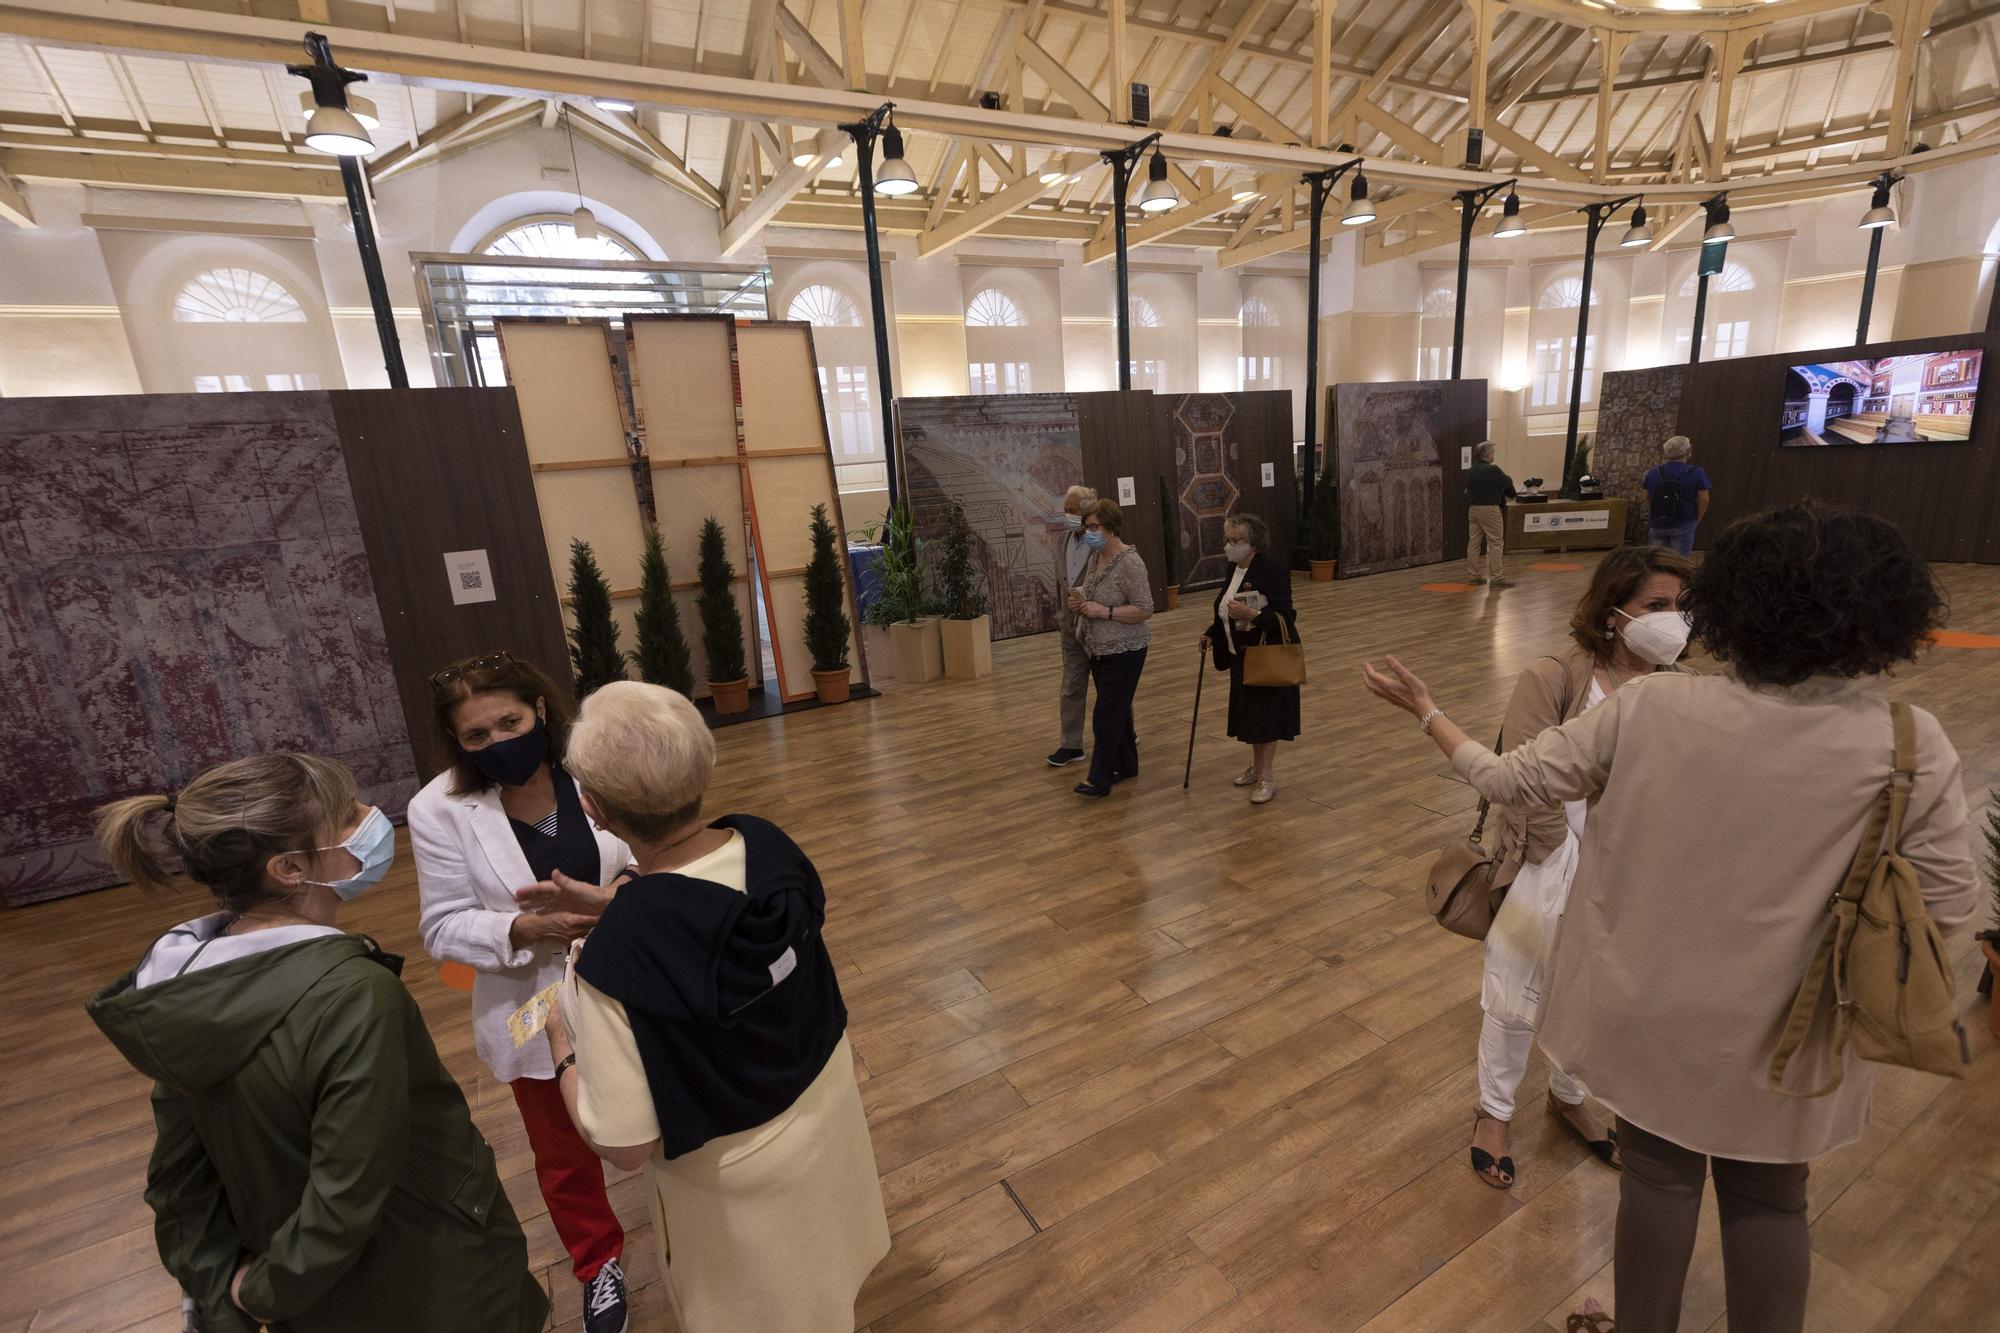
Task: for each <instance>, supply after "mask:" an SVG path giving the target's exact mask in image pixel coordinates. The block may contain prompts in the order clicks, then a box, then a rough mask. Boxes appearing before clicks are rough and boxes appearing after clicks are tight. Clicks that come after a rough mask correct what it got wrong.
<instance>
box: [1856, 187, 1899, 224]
mask: <svg viewBox="0 0 2000 1333" xmlns="http://www.w3.org/2000/svg"><path fill="white" fill-rule="evenodd" d="M1893 184H1895V182H1894V181H1892V180H1890V179H1889V177H1888V176H1887V175H1883V176H1880V177H1878V178H1877V179H1876V181H1875V193H1874V195H1873V196H1872V197H1871V198H1870V199H1869V201H1868V211H1867V212H1866V213H1863V214H1862V215H1861V223H1860V226H1861V230H1863V231H1873V230H1875V229H1876V228H1879V227H1893V226H1895V225H1896V210H1895V209H1893V208H1891V207H1890V206H1889V187H1890V186H1891V185H1893Z"/></svg>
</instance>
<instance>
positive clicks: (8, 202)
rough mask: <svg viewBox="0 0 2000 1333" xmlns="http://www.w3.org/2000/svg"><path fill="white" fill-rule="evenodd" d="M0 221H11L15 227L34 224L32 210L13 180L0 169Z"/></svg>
mask: <svg viewBox="0 0 2000 1333" xmlns="http://www.w3.org/2000/svg"><path fill="white" fill-rule="evenodd" d="M0 222H11V223H13V224H14V225H15V226H17V227H21V228H29V227H33V226H35V225H37V224H36V222H35V213H34V210H33V209H31V208H29V207H28V201H27V200H26V199H25V198H23V197H22V195H21V191H20V189H19V188H18V187H16V186H15V184H14V182H12V181H10V180H8V179H7V177H6V174H5V173H4V171H0Z"/></svg>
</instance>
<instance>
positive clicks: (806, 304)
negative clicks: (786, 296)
mask: <svg viewBox="0 0 2000 1333" xmlns="http://www.w3.org/2000/svg"><path fill="white" fill-rule="evenodd" d="M785 318H786V319H793V320H802V321H804V322H805V323H807V324H812V325H815V326H816V327H819V328H823V329H857V328H860V327H861V312H860V310H858V309H856V308H855V305H854V302H853V301H852V300H850V299H849V298H848V296H847V293H845V292H843V291H840V290H838V289H837V288H833V287H828V286H826V285H824V284H817V285H814V286H811V287H808V288H806V289H805V290H804V291H802V292H800V293H799V294H798V295H797V296H794V297H793V298H792V303H791V304H790V305H789V306H787V307H785Z"/></svg>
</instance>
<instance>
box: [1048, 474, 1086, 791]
mask: <svg viewBox="0 0 2000 1333" xmlns="http://www.w3.org/2000/svg"><path fill="white" fill-rule="evenodd" d="M1096 503H1097V492H1096V491H1093V490H1092V489H1090V487H1088V486H1072V487H1070V488H1069V492H1068V494H1066V495H1064V496H1063V520H1064V522H1065V524H1066V525H1067V526H1066V528H1065V530H1064V532H1063V535H1062V536H1061V538H1060V539H1058V540H1059V544H1058V545H1057V548H1056V550H1057V563H1058V565H1059V566H1060V567H1061V569H1062V575H1063V586H1062V593H1063V594H1067V593H1068V591H1069V590H1070V589H1071V588H1074V587H1077V586H1078V585H1080V584H1081V583H1082V582H1083V571H1084V567H1085V566H1086V565H1088V564H1089V563H1090V548H1089V547H1088V546H1086V545H1084V542H1083V515H1084V511H1085V510H1087V509H1088V508H1089V507H1090V506H1091V505H1093V504H1096ZM1058 600H1059V602H1060V605H1059V606H1058V607H1057V609H1056V635H1057V637H1058V638H1060V639H1061V640H1062V745H1061V746H1059V747H1058V748H1057V750H1056V752H1055V753H1054V754H1052V755H1050V756H1049V767H1050V768H1061V767H1062V766H1063V765H1064V764H1073V763H1075V762H1076V761H1077V760H1079V759H1081V758H1083V705H1084V702H1085V699H1086V698H1087V697H1088V694H1089V691H1090V654H1088V653H1086V652H1084V650H1083V644H1082V643H1081V642H1079V641H1078V639H1077V637H1076V615H1075V613H1074V612H1072V611H1071V610H1070V609H1069V598H1068V597H1067V596H1064V595H1060V594H1059V596H1058Z"/></svg>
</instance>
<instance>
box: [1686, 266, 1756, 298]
mask: <svg viewBox="0 0 2000 1333" xmlns="http://www.w3.org/2000/svg"><path fill="white" fill-rule="evenodd" d="M1699 269H1700V266H1699V265H1697V266H1696V270H1697V271H1696V272H1693V273H1690V274H1688V276H1687V281H1686V282H1684V283H1682V284H1681V295H1682V296H1693V295H1694V294H1695V289H1696V288H1697V287H1699V286H1700V285H1701V273H1700V271H1699ZM1708 290H1709V293H1710V294H1711V295H1714V294H1717V293H1721V292H1754V291H1756V290H1757V279H1756V278H1755V277H1754V276H1752V274H1751V272H1750V270H1749V269H1747V268H1745V267H1743V265H1741V264H1739V263H1737V262H1736V261H1735V260H1733V259H1732V260H1730V261H1728V262H1727V263H1725V264H1723V266H1722V272H1720V273H1718V274H1716V275H1715V276H1714V277H1712V278H1710V279H1709V280H1708Z"/></svg>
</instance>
